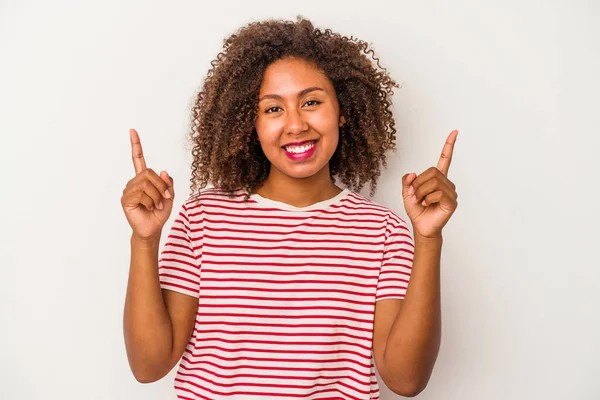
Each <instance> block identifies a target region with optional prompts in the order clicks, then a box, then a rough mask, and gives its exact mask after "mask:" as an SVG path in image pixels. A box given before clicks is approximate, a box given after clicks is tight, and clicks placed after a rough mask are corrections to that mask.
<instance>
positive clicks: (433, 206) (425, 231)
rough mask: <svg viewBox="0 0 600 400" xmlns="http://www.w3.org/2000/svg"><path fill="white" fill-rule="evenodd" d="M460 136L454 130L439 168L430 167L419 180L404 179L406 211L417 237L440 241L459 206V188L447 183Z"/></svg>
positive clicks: (411, 175) (408, 177) (411, 174)
mask: <svg viewBox="0 0 600 400" xmlns="http://www.w3.org/2000/svg"><path fill="white" fill-rule="evenodd" d="M457 136H458V131H456V130H454V131H452V132H451V133H450V135H449V136H448V139H446V144H445V145H444V148H443V150H442V155H441V156H440V160H439V162H438V165H437V167H431V168H429V169H427V170H426V171H424V172H423V173H422V174H421V175H419V176H417V174H415V173H414V172H413V173H410V174H406V175H404V176H403V177H402V197H403V198H404V208H405V209H406V213H407V215H408V217H409V218H410V220H411V222H412V226H413V231H414V235H415V237H416V236H419V237H421V238H437V237H441V235H442V228H443V227H444V226H445V225H446V223H447V222H448V220H449V219H450V217H451V216H452V214H453V213H454V211H455V210H456V207H457V206H458V202H457V201H456V199H457V198H458V194H457V193H456V186H455V185H454V183H452V182H451V181H450V180H449V179H448V169H449V168H450V162H451V161H452V152H453V150H454V143H455V142H456V137H457Z"/></svg>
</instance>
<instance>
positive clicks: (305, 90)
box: [258, 86, 325, 103]
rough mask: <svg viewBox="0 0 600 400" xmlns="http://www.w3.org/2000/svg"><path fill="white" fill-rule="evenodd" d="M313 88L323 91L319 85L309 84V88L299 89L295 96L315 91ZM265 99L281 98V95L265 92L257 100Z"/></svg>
mask: <svg viewBox="0 0 600 400" xmlns="http://www.w3.org/2000/svg"><path fill="white" fill-rule="evenodd" d="M315 90H320V91H323V92H324V91H325V89H323V88H320V87H318V86H311V87H309V88H306V89H303V90H301V91H300V92H299V93H298V96H297V97H302V96H304V95H305V94H307V93H310V92H313V91H315ZM266 99H281V96H280V95H278V94H265V95H264V96H263V97H261V98H260V99H258V102H259V103H260V102H261V101H263V100H266Z"/></svg>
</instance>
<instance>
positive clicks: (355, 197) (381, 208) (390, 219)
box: [346, 192, 407, 226]
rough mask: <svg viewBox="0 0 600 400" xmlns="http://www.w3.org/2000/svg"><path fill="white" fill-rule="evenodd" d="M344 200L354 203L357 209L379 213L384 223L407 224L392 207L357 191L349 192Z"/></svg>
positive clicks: (393, 224)
mask: <svg viewBox="0 0 600 400" xmlns="http://www.w3.org/2000/svg"><path fill="white" fill-rule="evenodd" d="M346 201H347V202H348V203H349V204H352V205H354V206H355V207H356V208H357V210H364V211H366V212H371V213H377V214H380V215H381V216H382V217H383V218H384V219H385V222H386V224H391V225H392V226H398V225H407V223H406V221H405V219H404V218H402V217H401V216H400V214H399V213H398V212H396V211H395V210H394V209H392V208H391V207H388V206H385V205H383V204H380V203H378V202H376V201H374V200H372V199H369V198H368V197H365V196H363V195H361V194H359V193H355V192H350V193H349V194H348V196H347V197H346Z"/></svg>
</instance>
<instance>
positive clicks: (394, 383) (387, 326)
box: [373, 130, 458, 397]
mask: <svg viewBox="0 0 600 400" xmlns="http://www.w3.org/2000/svg"><path fill="white" fill-rule="evenodd" d="M457 135H458V131H456V130H454V131H452V132H451V133H450V135H449V136H448V139H446V143H445V144H444V148H443V150H442V154H441V156H440V159H439V162H438V165H437V167H435V168H434V167H431V168H429V169H427V170H426V171H425V172H423V173H422V174H421V175H419V176H416V174H413V173H411V174H407V175H405V176H404V177H403V178H402V197H403V199H404V207H405V208H406V212H407V214H408V216H409V218H410V220H411V222H412V225H413V231H414V237H415V250H414V257H413V266H412V271H411V275H410V283H409V285H408V288H407V291H406V295H405V297H404V299H403V300H380V301H378V302H376V305H375V323H374V328H373V353H374V355H375V358H376V360H375V362H376V364H377V368H378V370H379V372H380V374H381V377H382V378H383V380H384V382H385V384H386V385H387V386H388V387H389V388H390V389H391V390H393V391H394V392H395V393H397V394H401V395H404V396H410V397H412V396H416V395H417V394H419V393H420V392H421V391H423V389H425V386H427V383H428V381H429V378H430V376H431V372H432V371H433V366H434V364H435V361H436V359H437V355H438V352H439V348H440V341H441V331H442V327H441V325H442V321H441V320H442V316H441V306H440V257H441V253H442V242H443V240H442V228H443V227H444V226H445V225H446V223H447V222H448V220H449V219H450V217H451V216H452V214H453V213H454V211H455V210H456V207H457V205H458V202H457V198H458V194H457V193H456V185H454V183H452V182H451V181H450V180H449V179H448V169H449V168H450V162H451V160H452V153H453V150H454V144H455V142H456V137H457Z"/></svg>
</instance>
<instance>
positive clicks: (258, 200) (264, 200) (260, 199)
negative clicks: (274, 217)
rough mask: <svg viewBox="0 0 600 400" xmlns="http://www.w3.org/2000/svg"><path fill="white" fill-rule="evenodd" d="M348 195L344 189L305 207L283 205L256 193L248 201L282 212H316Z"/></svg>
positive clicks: (347, 191) (348, 192)
mask: <svg viewBox="0 0 600 400" xmlns="http://www.w3.org/2000/svg"><path fill="white" fill-rule="evenodd" d="M348 194H350V190H349V189H347V188H346V189H343V190H342V191H341V192H339V193H338V194H336V195H335V196H333V197H332V198H330V199H327V200H323V201H318V202H316V203H314V204H311V205H309V206H305V207H296V206H293V205H291V204H288V203H284V202H282V201H277V200H271V199H267V198H266V197H262V196H261V195H259V194H258V193H252V194H251V195H250V200H254V201H255V202H256V203H257V204H259V205H264V206H270V207H274V208H279V209H282V210H288V211H310V210H317V209H323V208H326V207H329V206H330V205H332V204H335V203H337V202H338V201H340V200H342V199H343V198H344V197H346V196H347V195H348Z"/></svg>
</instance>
